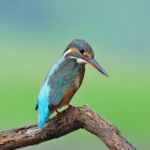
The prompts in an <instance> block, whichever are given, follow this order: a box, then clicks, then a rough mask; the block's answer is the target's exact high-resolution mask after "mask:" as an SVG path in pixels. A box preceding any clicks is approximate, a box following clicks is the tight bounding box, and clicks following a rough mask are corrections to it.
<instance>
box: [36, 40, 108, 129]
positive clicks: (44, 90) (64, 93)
mask: <svg viewBox="0 0 150 150" xmlns="http://www.w3.org/2000/svg"><path fill="white" fill-rule="evenodd" d="M86 64H90V65H91V66H93V67H94V68H96V69H97V70H98V71H99V72H101V73H102V74H103V75H105V76H107V77H108V74H107V72H106V71H105V70H104V69H103V68H102V66H101V65H100V64H99V63H98V62H97V61H96V59H95V57H94V52H93V49H92V47H91V46H90V45H89V44H88V43H87V42H86V41H84V40H82V39H74V40H72V41H71V42H70V43H69V45H68V46H67V47H66V49H65V50H64V52H63V57H62V58H61V60H60V61H59V62H58V63H57V64H55V65H54V66H53V67H52V69H51V70H50V71H49V72H48V74H47V76H46V78H45V80H44V82H43V84H42V87H41V90H40V93H39V96H38V102H37V105H36V108H35V109H36V110H38V128H44V125H45V123H46V122H47V121H48V118H49V116H50V115H51V114H52V113H53V112H56V113H57V114H58V113H59V111H58V109H59V108H61V107H62V106H65V105H68V106H69V107H70V106H71V105H70V104H69V103H70V100H71V99H72V97H73V96H74V94H75V93H76V92H77V90H78V89H79V88H80V86H81V84H82V81H83V78H84V73H85V65H86Z"/></svg>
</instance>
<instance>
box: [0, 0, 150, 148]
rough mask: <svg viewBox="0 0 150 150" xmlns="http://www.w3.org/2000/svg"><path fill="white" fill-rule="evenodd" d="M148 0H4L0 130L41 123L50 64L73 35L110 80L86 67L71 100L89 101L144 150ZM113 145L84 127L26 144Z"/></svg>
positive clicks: (148, 111) (148, 133)
mask: <svg viewBox="0 0 150 150" xmlns="http://www.w3.org/2000/svg"><path fill="white" fill-rule="evenodd" d="M149 7H150V1H149V0H143V1H141V0H126V1H121V0H113V1H112V0H93V1H90V0H75V1H72V0H64V1H63V0H62V1H60V0H41V1H40V0H13V1H12V0H1V1H0V93H1V94H0V130H6V129H9V128H15V127H20V126H23V125H28V124H32V123H36V122H37V112H36V111H34V107H35V104H36V101H37V96H38V92H39V89H40V86H41V83H42V81H43V79H44V77H45V75H46V73H47V72H48V70H49V68H51V66H52V65H53V64H54V63H56V62H57V61H58V60H59V59H60V58H61V55H62V52H63V50H64V48H65V46H66V45H67V44H68V43H69V42H70V41H71V40H72V39H74V38H83V39H85V40H87V41H88V42H89V43H90V44H91V45H92V47H93V49H94V50H95V55H96V57H97V60H99V61H100V62H101V63H102V64H103V66H104V68H105V69H106V70H107V72H108V73H109V74H110V78H105V77H103V76H102V75H101V74H99V73H98V72H97V71H96V70H94V69H93V68H92V67H90V66H87V70H86V75H85V79H84V82H83V85H82V87H81V89H80V90H79V91H78V93H77V94H76V96H75V97H74V98H73V100H72V102H71V104H72V105H75V106H81V105H83V104H86V105H89V106H90V107H92V108H93V109H95V110H96V111H97V112H99V113H101V114H102V115H103V116H104V117H105V118H107V119H108V120H109V121H110V122H112V123H113V124H115V125H116V126H117V127H118V128H119V129H120V130H121V131H122V132H123V134H124V135H125V136H126V137H128V139H129V140H130V141H131V142H132V143H133V144H134V145H136V147H138V149H142V150H149V149H150V146H149V141H150V129H149V128H150V117H149V116H150V50H149V49H150V16H149V15H150V9H149ZM42 148H43V149H45V150H50V149H55V150H59V149H61V150H69V149H72V150H76V149H79V150H85V149H86V150H91V149H94V150H98V149H103V150H106V149H107V148H106V147H105V146H104V145H103V143H102V142H100V141H99V139H97V138H96V137H95V136H93V135H91V134H89V133H87V132H86V131H83V130H79V131H77V132H74V133H71V134H69V135H67V136H65V137H62V138H60V139H56V140H52V141H48V142H45V143H43V144H40V145H37V146H33V147H27V148H23V149H24V150H35V149H36V150H38V149H39V150H40V149H42Z"/></svg>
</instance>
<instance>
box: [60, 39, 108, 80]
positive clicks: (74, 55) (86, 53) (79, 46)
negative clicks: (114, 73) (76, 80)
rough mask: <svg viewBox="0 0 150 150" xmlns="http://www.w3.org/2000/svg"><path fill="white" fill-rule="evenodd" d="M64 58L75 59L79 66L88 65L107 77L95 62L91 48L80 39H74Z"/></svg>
mask: <svg viewBox="0 0 150 150" xmlns="http://www.w3.org/2000/svg"><path fill="white" fill-rule="evenodd" d="M63 56H64V57H65V58H69V59H75V60H77V63H79V64H87V63H88V64H90V65H92V66H93V67H94V68H96V69H97V70H98V71H99V72H101V73H102V74H104V75H105V76H107V77H108V74H107V73H106V71H105V70H104V69H103V68H102V66H101V65H100V64H99V63H98V62H97V61H96V59H95V56H94V52H93V49H92V47H91V46H90V45H89V44H88V43H87V42H86V41H84V40H82V39H74V40H73V41H71V43H70V44H69V45H68V46H67V47H66V50H65V51H64V53H63Z"/></svg>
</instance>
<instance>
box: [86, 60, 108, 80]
mask: <svg viewBox="0 0 150 150" xmlns="http://www.w3.org/2000/svg"><path fill="white" fill-rule="evenodd" d="M87 62H88V63H89V64H91V65H92V66H93V67H94V68H96V69H97V70H98V71H99V72H101V73H102V74H103V75H105V76H106V77H109V75H108V74H107V72H106V71H105V70H104V69H103V67H102V66H101V65H100V64H99V63H98V62H97V60H96V59H95V58H92V59H88V60H87Z"/></svg>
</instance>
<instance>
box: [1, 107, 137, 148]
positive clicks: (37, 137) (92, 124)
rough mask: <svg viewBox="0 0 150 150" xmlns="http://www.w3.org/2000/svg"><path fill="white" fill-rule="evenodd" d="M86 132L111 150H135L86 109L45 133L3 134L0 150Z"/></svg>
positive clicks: (66, 115) (64, 116)
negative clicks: (79, 130)
mask: <svg viewBox="0 0 150 150" xmlns="http://www.w3.org/2000/svg"><path fill="white" fill-rule="evenodd" d="M80 128H84V129H85V130H87V131H89V132H90V133H92V134H95V135H96V136H97V137H99V138H100V139H101V140H102V141H103V142H104V143H105V144H106V146H107V147H108V148H109V149H110V150H136V148H135V147H134V146H133V145H131V144H130V143H129V142H128V141H127V139H126V138H124V137H123V136H122V135H121V133H120V132H119V131H118V130H117V128H116V127H114V126H113V125H112V124H110V123H109V122H107V121H106V120H105V119H104V118H103V117H101V116H100V115H98V114H97V113H96V112H94V111H93V110H92V109H90V108H89V107H87V106H82V107H79V108H75V107H71V108H68V109H66V110H64V111H63V112H61V113H60V115H59V116H55V117H54V118H52V119H51V120H49V122H48V123H47V124H46V127H45V128H44V129H38V128H37V126H36V125H30V126H25V127H22V128H17V129H11V130H8V131H3V132H0V150H13V149H17V148H21V147H26V146H29V145H34V144H39V143H41V142H44V141H48V140H51V139H55V138H59V137H61V136H63V135H66V134H68V133H70V132H73V131H75V130H78V129H80Z"/></svg>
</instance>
